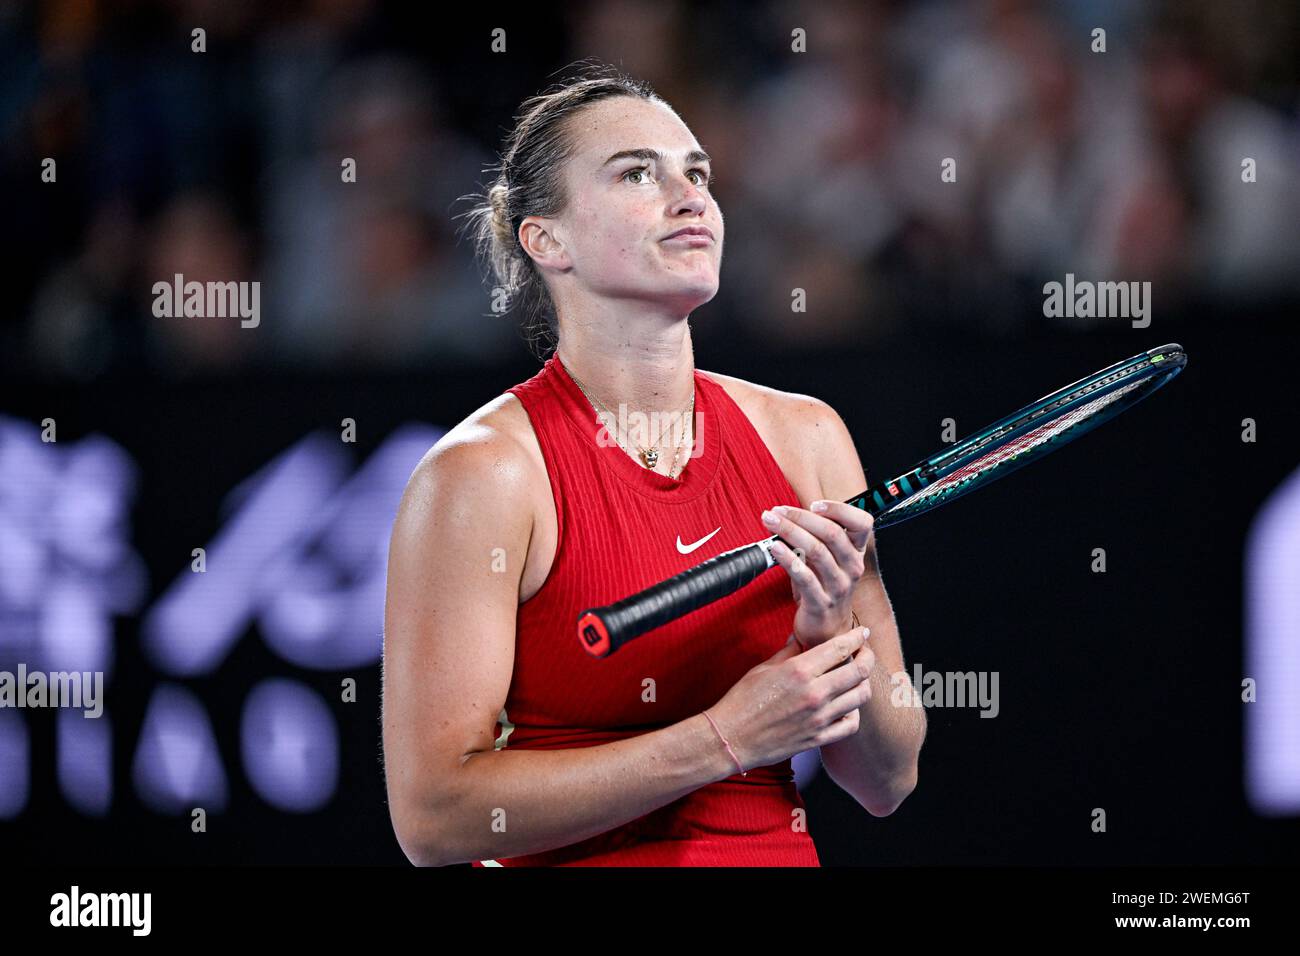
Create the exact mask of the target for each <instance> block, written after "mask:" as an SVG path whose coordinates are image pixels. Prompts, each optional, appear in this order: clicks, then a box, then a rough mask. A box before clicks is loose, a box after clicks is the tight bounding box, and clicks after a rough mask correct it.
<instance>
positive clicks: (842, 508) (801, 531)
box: [763, 501, 874, 647]
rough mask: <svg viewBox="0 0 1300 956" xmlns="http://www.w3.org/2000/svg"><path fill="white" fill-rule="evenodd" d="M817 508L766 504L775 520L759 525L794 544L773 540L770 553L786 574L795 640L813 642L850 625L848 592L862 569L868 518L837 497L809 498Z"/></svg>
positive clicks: (850, 595)
mask: <svg viewBox="0 0 1300 956" xmlns="http://www.w3.org/2000/svg"><path fill="white" fill-rule="evenodd" d="M822 505H825V509H824V510H822V511H821V512H820V513H815V512H814V511H808V510H806V509H804V508H792V507H788V506H785V505H781V506H778V507H776V508H773V509H772V512H770V513H771V514H772V516H773V517H774V518H775V521H773V522H769V521H768V520H766V519H764V520H763V524H764V525H765V526H766V527H767V528H768V529H769V530H770V531H772V532H773V533H774V534H777V535H779V536H780V537H781V538H782V539H783V540H784V541H788V542H790V544H791V545H792V546H793V547H795V548H797V549H798V551H799V552H800V553H801V554H802V556H803V557H802V559H801V558H800V554H796V553H795V552H793V551H791V550H790V548H788V547H786V546H785V545H784V544H783V543H782V542H781V541H776V542H773V544H772V556H773V557H774V558H776V561H777V563H778V564H779V565H781V567H783V568H785V572H786V574H788V575H789V576H790V587H791V591H792V592H793V594H794V600H795V603H796V604H798V605H799V609H798V610H797V611H796V612H795V616H794V635H795V639H796V640H797V641H798V642H799V643H800V645H802V646H803V647H814V646H816V645H818V644H821V643H822V642H824V641H827V640H830V639H831V638H832V637H835V636H836V635H837V634H843V633H845V632H847V631H849V630H851V629H852V627H853V591H854V588H855V587H856V586H857V583H858V581H859V580H860V579H861V578H862V575H863V574H865V573H866V550H867V547H868V546H869V545H870V543H871V536H872V526H873V524H874V521H873V519H872V517H871V515H869V514H868V513H867V512H865V511H863V510H862V509H861V508H854V507H853V506H852V505H848V504H845V503H844V502H842V501H814V502H813V508H814V509H816V508H818V507H820V506H822Z"/></svg>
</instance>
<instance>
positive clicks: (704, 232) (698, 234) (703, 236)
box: [663, 226, 713, 242]
mask: <svg viewBox="0 0 1300 956" xmlns="http://www.w3.org/2000/svg"><path fill="white" fill-rule="evenodd" d="M669 239H697V240H703V241H708V242H712V241H713V230H711V229H709V228H708V227H707V226H687V227H686V228H684V229H678V230H677V231H676V232H674V233H670V234H669V235H667V236H664V238H663V241H664V242H667V241H668V240H669Z"/></svg>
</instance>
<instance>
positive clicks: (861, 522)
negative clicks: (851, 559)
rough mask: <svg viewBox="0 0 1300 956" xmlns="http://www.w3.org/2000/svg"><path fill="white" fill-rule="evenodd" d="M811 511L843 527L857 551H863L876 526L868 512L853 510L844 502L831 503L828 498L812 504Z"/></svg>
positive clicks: (858, 509)
mask: <svg viewBox="0 0 1300 956" xmlns="http://www.w3.org/2000/svg"><path fill="white" fill-rule="evenodd" d="M811 510H812V511H813V513H814V514H820V515H822V516H824V517H826V518H830V519H831V520H832V521H835V522H838V523H839V524H841V525H843V527H844V530H845V532H846V533H847V534H848V536H849V540H850V541H852V542H853V546H854V547H855V548H857V550H859V551H862V550H865V549H866V547H867V544H868V543H869V542H870V540H871V531H872V529H873V528H874V527H875V526H876V519H875V518H873V517H872V516H871V513H870V512H867V511H863V510H862V509H861V508H855V507H853V505H851V504H849V503H847V502H844V501H832V500H830V499H829V498H827V499H820V500H818V501H814V502H812V506H811Z"/></svg>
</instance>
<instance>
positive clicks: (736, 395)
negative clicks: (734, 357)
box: [699, 369, 830, 416]
mask: <svg viewBox="0 0 1300 956" xmlns="http://www.w3.org/2000/svg"><path fill="white" fill-rule="evenodd" d="M699 371H700V373H701V374H703V375H707V376H708V377H709V378H710V379H712V380H713V381H715V382H717V383H718V384H719V385H721V386H722V387H723V388H724V389H726V390H727V394H728V395H730V396H731V398H732V400H733V401H735V403H736V404H737V405H739V406H740V407H741V409H742V410H743V411H744V412H745V414H746V415H748V414H749V412H750V408H751V407H752V408H753V409H754V410H755V411H761V412H765V413H767V414H775V415H777V416H784V415H789V414H791V413H794V412H800V413H813V414H815V413H817V412H818V411H820V410H824V409H829V408H830V406H829V405H827V404H826V403H825V402H824V401H822V400H821V399H820V398H815V397H813V396H812V395H804V394H802V393H800V392H785V391H782V390H781V389H779V388H772V387H771V386H768V385H759V384H757V383H755V382H748V381H746V380H745V379H743V378H736V377H735V376H734V375H723V374H721V373H720V372H706V371H705V370H704V369H699Z"/></svg>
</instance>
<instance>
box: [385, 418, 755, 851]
mask: <svg viewBox="0 0 1300 956" xmlns="http://www.w3.org/2000/svg"><path fill="white" fill-rule="evenodd" d="M536 480H537V474H536V467H535V466H534V465H530V464H529V463H528V461H527V459H526V458H525V457H524V454H523V451H522V449H521V448H520V447H519V445H518V444H517V443H516V442H515V440H514V439H512V438H511V437H509V436H507V435H502V434H500V433H498V432H494V431H492V430H490V429H488V428H486V427H484V426H480V425H468V426H463V427H462V428H458V429H457V433H456V434H449V435H448V436H446V437H445V438H444V439H443V441H441V442H439V444H438V445H437V446H435V448H434V449H433V451H431V452H430V453H429V454H428V455H427V456H426V457H425V458H424V460H423V461H421V463H420V465H419V466H418V467H417V468H416V470H415V473H414V474H413V475H412V477H411V480H410V482H409V483H408V485H407V488H406V492H405V494H404V495H403V497H402V503H401V506H400V508H399V510H398V514H397V520H396V522H395V523H394V527H393V534H392V542H391V546H390V550H389V563H388V590H387V599H386V604H385V622H384V662H383V737H384V771H385V775H386V779H387V785H388V802H389V812H390V815H391V817H392V821H393V828H394V830H395V831H396V834H397V839H398V842H399V844H400V845H401V847H402V850H403V852H405V853H406V855H407V857H408V858H409V859H410V860H411V861H412V862H413V863H415V864H417V865H425V866H445V865H448V864H452V863H464V862H468V861H470V860H478V859H491V858H496V857H511V856H518V855H521V854H526V853H537V852H541V851H544V850H549V849H554V848H556V847H560V846H567V845H569V844H571V843H576V842H578V841H580V840H584V839H587V838H588V837H591V836H595V835H596V834H598V833H603V832H605V831H607V830H610V829H613V828H614V827H617V826H619V825H621V824H623V823H627V822H629V821H631V820H635V819H637V818H638V817H641V816H644V815H645V814H647V813H649V812H650V811H652V810H655V809H657V808H659V807H662V806H664V805H665V804H668V803H671V802H673V801H674V800H677V799H679V798H680V797H682V796H685V795H686V794H688V793H690V792H692V791H693V790H696V789H698V788H700V787H702V786H704V785H706V784H709V783H712V782H714V781H717V780H723V779H725V778H726V777H728V776H730V775H731V774H732V773H733V772H734V771H735V767H734V765H733V764H732V763H731V759H730V757H729V756H728V754H727V753H726V750H725V749H724V747H723V746H722V744H721V742H720V741H719V740H718V738H717V736H716V735H715V734H714V731H713V729H712V727H711V726H710V725H709V723H708V720H707V719H706V718H705V717H704V716H703V715H702V714H697V715H695V716H694V717H691V718H689V719H687V720H684V721H681V722H679V723H677V724H673V725H672V726H670V727H666V728H663V729H662V730H658V731H653V732H651V733H647V734H643V735H640V736H637V737H634V738H631V739H628V740H621V741H616V742H614V743H610V744H603V745H599V746H595V747H583V748H575V749H570V750H559V751H538V750H533V751H528V750H512V749H510V748H508V747H507V748H503V749H501V750H494V749H493V744H494V741H493V729H494V726H495V723H496V719H497V716H498V715H499V714H500V712H501V708H502V707H503V705H504V703H505V699H506V693H507V691H508V690H509V687H510V679H511V674H512V671H513V667H514V642H515V620H516V614H517V612H518V605H519V586H520V580H521V577H522V573H523V568H524V560H525V557H526V555H527V550H528V543H529V540H530V537H531V535H532V521H533V518H532V506H531V501H532V500H533V499H532V497H531V492H530V490H529V483H530V481H536ZM542 480H545V478H544V476H543V478H542ZM497 548H500V549H502V552H503V553H502V552H495V549H497ZM494 557H495V558H497V559H498V560H497V561H495V562H494ZM501 558H504V562H505V568H506V570H505V571H504V572H502V571H494V570H493V567H494V563H495V565H496V566H497V567H498V568H499V567H500V566H501V564H500V560H499V559H501ZM574 639H575V640H576V637H575V638H574ZM494 824H495V825H494Z"/></svg>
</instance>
